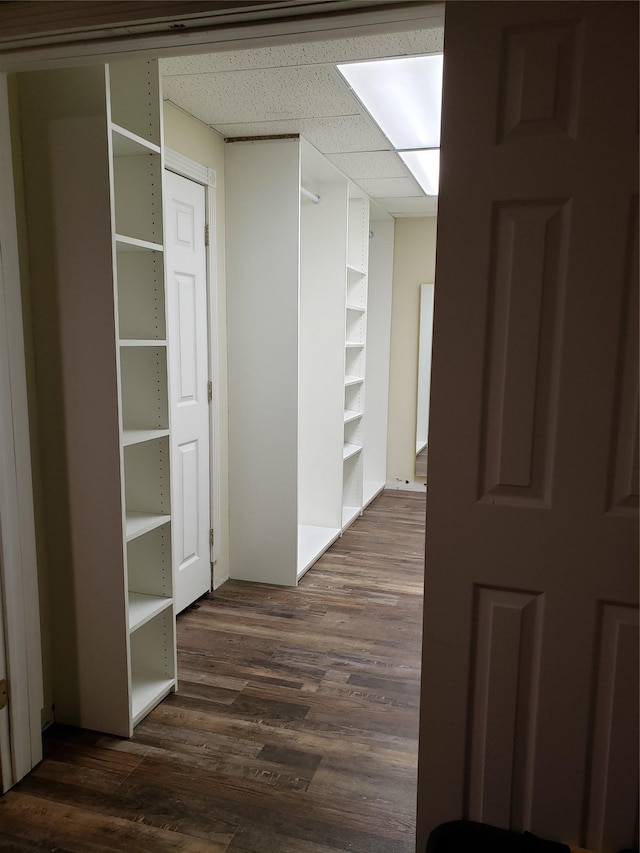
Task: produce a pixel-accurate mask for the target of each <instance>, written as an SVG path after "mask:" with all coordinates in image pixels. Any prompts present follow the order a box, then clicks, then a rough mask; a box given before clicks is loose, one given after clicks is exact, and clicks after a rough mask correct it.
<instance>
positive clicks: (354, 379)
mask: <svg viewBox="0 0 640 853" xmlns="http://www.w3.org/2000/svg"><path fill="white" fill-rule="evenodd" d="M363 382H364V379H363V378H362V376H345V377H344V384H345V385H360V384H362V383H363Z"/></svg>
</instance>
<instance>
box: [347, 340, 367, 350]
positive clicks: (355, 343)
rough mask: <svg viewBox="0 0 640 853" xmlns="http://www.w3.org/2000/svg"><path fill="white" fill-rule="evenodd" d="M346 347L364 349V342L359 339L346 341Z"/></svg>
mask: <svg viewBox="0 0 640 853" xmlns="http://www.w3.org/2000/svg"><path fill="white" fill-rule="evenodd" d="M344 345H345V347H346V348H347V349H363V347H364V344H363V343H362V342H358V341H345V344H344Z"/></svg>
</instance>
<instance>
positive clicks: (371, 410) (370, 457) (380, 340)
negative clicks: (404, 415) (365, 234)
mask: <svg viewBox="0 0 640 853" xmlns="http://www.w3.org/2000/svg"><path fill="white" fill-rule="evenodd" d="M393 238H394V221H393V218H392V217H391V216H389V214H388V213H387V212H386V211H384V210H382V209H381V208H379V207H378V206H377V205H376V204H375V203H374V202H371V203H370V205H369V266H368V272H367V361H366V365H365V383H366V390H367V400H366V414H367V416H366V418H365V419H364V421H363V445H364V448H365V452H364V456H363V481H362V505H363V507H367V506H368V505H369V504H370V503H371V501H372V500H373V499H374V498H375V497H376V495H378V494H379V493H380V492H381V491H382V489H383V488H384V486H385V483H386V481H387V422H388V414H389V349H390V346H391V282H392V279H393V244H394V239H393Z"/></svg>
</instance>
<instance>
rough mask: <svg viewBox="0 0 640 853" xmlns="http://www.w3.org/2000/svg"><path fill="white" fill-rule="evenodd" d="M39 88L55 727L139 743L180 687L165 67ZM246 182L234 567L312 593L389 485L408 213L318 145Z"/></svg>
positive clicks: (242, 168)
mask: <svg viewBox="0 0 640 853" xmlns="http://www.w3.org/2000/svg"><path fill="white" fill-rule="evenodd" d="M18 92H19V103H20V129H21V135H22V152H21V154H22V158H23V163H24V175H25V187H24V197H25V220H26V225H27V233H28V235H29V242H30V245H36V244H37V245H38V251H37V252H31V253H30V268H29V299H30V303H31V308H30V310H31V316H32V322H33V328H34V332H35V374H36V376H35V379H36V383H37V387H38V428H39V430H40V432H41V433H43V432H45V431H46V433H47V438H46V447H47V458H46V459H45V461H44V464H43V474H42V499H43V508H44V514H43V517H44V518H45V534H44V535H45V538H46V554H47V560H48V564H49V565H48V575H49V578H50V579H51V590H50V596H51V601H50V602H49V605H50V613H51V634H52V638H53V649H52V658H53V666H52V670H53V673H54V694H55V697H56V719H57V721H59V722H63V723H69V724H72V725H78V726H81V727H83V728H89V729H96V730H99V731H104V732H109V733H112V734H116V735H121V736H125V737H126V736H130V735H131V734H132V733H133V729H134V726H135V725H136V723H137V722H139V720H140V719H142V717H143V716H144V715H145V714H147V713H148V712H149V711H150V710H151V709H152V708H153V707H154V706H155V705H156V704H157V703H158V702H159V701H160V700H161V699H162V698H163V697H164V696H166V695H167V693H169V692H170V691H175V690H176V688H177V680H176V671H177V669H176V640H175V636H176V635H175V618H176V613H175V608H174V599H173V589H174V580H175V571H176V570H175V567H174V565H173V562H172V545H171V539H172V522H171V511H172V488H171V476H172V466H171V462H172V460H171V440H170V439H171V426H172V425H171V406H170V399H171V398H170V387H169V386H170V378H169V372H168V357H169V350H170V347H171V340H170V333H169V329H170V327H171V324H170V322H169V319H170V318H169V316H168V307H167V300H166V294H165V270H164V252H163V205H162V189H163V173H164V149H163V130H162V98H161V84H160V78H159V74H158V67H157V63H155V62H146V61H145V62H123V63H117V64H114V65H112V66H102V65H101V66H93V67H83V68H75V69H63V70H55V71H43V72H29V73H24V74H20V75H18ZM225 184H226V205H225V231H226V288H227V317H226V323H227V335H228V374H227V379H228V388H229V406H228V419H229V449H228V466H229V507H228V510H229V523H230V541H229V559H230V574H231V577H233V578H237V579H245V580H252V581H259V582H265V583H274V584H283V585H289V586H292V585H296V584H297V583H298V580H299V579H300V577H301V576H302V575H303V574H304V573H305V572H306V571H308V570H309V569H310V567H311V566H312V565H313V563H314V562H315V561H316V560H317V559H318V557H319V556H320V555H321V554H322V553H323V552H324V551H325V550H326V549H327V548H328V547H329V546H330V545H331V543H332V542H334V541H335V540H336V539H337V538H338V537H339V536H340V535H341V533H342V532H343V531H344V530H345V529H346V527H348V526H349V525H350V524H351V523H352V522H353V521H354V519H355V518H357V517H358V515H360V514H361V513H362V512H363V510H364V509H365V507H366V506H367V505H368V503H369V502H370V501H371V500H373V498H374V497H375V496H376V495H377V494H378V493H379V492H380V491H381V490H382V488H383V487H384V483H385V468H386V427H387V404H388V396H387V395H388V375H389V341H390V309H391V265H392V254H393V220H392V217H391V216H390V215H388V214H386V213H385V212H383V211H381V210H380V209H377V208H376V206H375V205H374V204H373V203H372V202H371V200H370V199H369V198H368V197H367V196H366V194H365V193H364V192H363V191H362V190H360V189H358V187H357V186H356V185H355V184H354V183H353V182H351V181H350V180H348V179H347V178H346V177H345V176H344V175H343V174H342V173H341V172H340V171H339V170H338V169H337V168H336V167H335V166H333V165H332V164H331V163H330V162H329V161H328V160H327V159H326V158H325V157H324V156H323V155H321V154H320V153H319V152H318V151H317V150H316V149H315V148H314V147H313V146H312V145H311V144H309V143H308V142H307V141H306V140H305V139H303V138H299V137H296V138H287V139H260V140H254V141H245V142H232V143H229V144H228V145H226V146H225ZM52 318H53V322H52ZM80 318H81V319H80ZM174 532H175V531H174Z"/></svg>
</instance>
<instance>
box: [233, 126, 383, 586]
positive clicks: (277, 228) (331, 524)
mask: <svg viewBox="0 0 640 853" xmlns="http://www.w3.org/2000/svg"><path fill="white" fill-rule="evenodd" d="M225 162H226V198H227V209H226V233H227V294H228V297H227V298H228V339H229V419H230V448H229V456H230V459H229V466H230V470H231V471H233V472H235V473H234V475H233V476H232V478H231V481H230V484H229V488H230V562H231V575H232V577H236V578H241V579H246V580H253V581H263V582H268V583H278V584H288V585H294V584H296V583H297V581H298V579H299V578H300V576H301V575H302V574H303V573H304V572H305V571H306V570H307V569H308V568H309V567H310V566H311V565H312V564H313V563H314V562H315V561H316V560H317V558H318V557H319V556H320V555H321V554H322V553H323V552H324V551H325V550H326V549H327V548H328V547H329V546H330V545H331V543H332V542H334V541H335V539H336V538H338V537H339V536H340V535H341V533H342V532H343V530H344V529H345V527H346V526H348V525H349V524H350V523H351V522H352V521H353V519H354V518H356V517H357V516H358V515H359V514H360V513H361V512H362V510H363V507H364V506H365V505H366V500H365V488H364V484H363V476H364V472H365V462H364V459H365V456H366V453H367V448H366V447H365V443H364V439H365V435H366V433H365V426H364V422H365V419H366V417H367V415H366V412H365V408H364V393H365V384H367V383H368V382H369V379H368V378H367V376H366V364H365V349H366V346H367V344H366V337H367V322H368V320H367V311H368V305H367V279H368V275H367V271H368V252H369V245H368V244H369V227H368V221H369V205H370V202H369V199H368V198H367V197H366V196H365V195H364V194H363V193H361V192H360V191H358V190H357V188H355V187H354V186H353V185H352V184H350V182H349V181H348V180H347V179H346V178H345V176H344V175H343V174H342V173H341V172H339V170H338V169H336V168H335V167H334V166H333V165H332V164H331V163H330V162H329V161H328V160H327V159H326V158H325V157H323V156H322V155H321V154H319V153H318V152H317V151H316V149H314V148H313V146H311V145H310V144H309V143H308V142H306V140H304V139H286V140H284V139H264V140H254V141H243V142H234V143H232V144H229V145H227V147H226V150H225ZM387 285H388V289H389V293H390V286H391V278H390V277H389V279H388V282H387ZM388 345H389V340H388V336H387V337H386V339H385V338H384V335H383V336H382V339H381V346H382V348H383V350H385V347H386V355H385V353H384V352H383V355H382V360H383V361H384V359H385V358H386V361H387V365H388ZM383 372H384V371H383ZM387 382H388V367H387V376H386V379H383V380H382V383H381V387H382V388H383V393H385V391H384V389H386V383H387ZM378 414H380V412H378ZM380 417H381V418H383V419H384V425H383V429H384V432H385V435H386V408H385V409H384V413H383V414H382V415H380ZM378 451H379V454H380V455H382V457H386V441H385V444H384V447H383V448H378ZM372 452H373V451H372ZM384 464H385V460H384V458H383V461H382V465H383V467H384ZM383 485H384V477H383V478H382V480H381V481H380V483H379V487H378V491H379V490H380V489H381V488H382V487H383ZM372 497H373V495H371V496H370V497H369V500H370V499H371V498H372Z"/></svg>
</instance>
